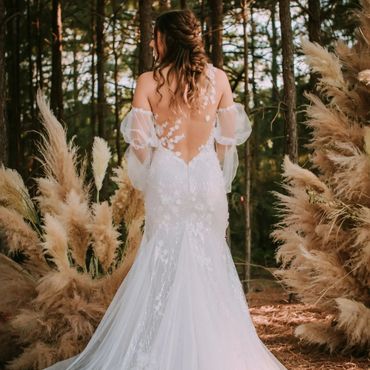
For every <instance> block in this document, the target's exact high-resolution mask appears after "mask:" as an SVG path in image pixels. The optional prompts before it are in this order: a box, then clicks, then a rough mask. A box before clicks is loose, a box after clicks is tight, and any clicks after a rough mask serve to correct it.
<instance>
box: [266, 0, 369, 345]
mask: <svg viewBox="0 0 370 370" xmlns="http://www.w3.org/2000/svg"><path fill="white" fill-rule="evenodd" d="M362 5H363V11H362V12H359V13H358V18H359V21H360V26H359V28H358V30H357V32H356V42H355V44H354V45H353V47H351V48H350V47H348V46H346V45H345V44H344V43H341V42H339V43H338V44H337V47H336V50H335V53H329V52H328V51H326V50H325V49H324V48H322V47H321V46H319V45H318V44H316V43H311V42H309V41H304V40H303V41H302V46H303V52H304V53H305V55H306V60H307V62H308V64H309V65H310V67H311V69H312V70H313V72H317V73H318V74H319V75H320V77H319V78H318V85H317V91H318V94H319V96H316V95H313V94H307V98H308V99H309V101H310V103H311V104H310V106H309V107H308V109H307V114H308V123H307V124H308V126H309V127H310V128H311V129H312V140H311V142H310V144H309V147H310V149H312V151H313V154H312V162H313V166H312V168H313V170H315V173H316V174H314V173H313V172H311V171H309V170H307V169H303V168H301V167H300V166H298V165H296V164H293V163H292V162H291V161H290V160H289V158H288V157H286V158H285V161H284V165H283V168H284V178H285V181H284V185H283V186H284V189H285V190H286V191H287V194H280V193H276V195H277V197H278V199H279V201H278V203H279V207H280V213H281V216H282V218H281V221H280V223H279V224H278V225H276V229H275V231H274V232H273V237H274V238H275V240H276V241H279V242H280V243H281V245H280V246H279V249H278V253H277V257H278V259H279V260H280V261H281V262H282V267H281V270H280V271H279V272H278V276H279V277H280V278H281V279H282V281H283V282H284V283H285V284H286V285H287V286H289V287H290V289H291V291H292V292H295V293H296V294H297V296H298V297H299V298H300V299H301V300H302V301H303V302H305V303H309V304H314V305H316V306H317V307H320V308H321V309H322V310H323V311H324V312H326V313H327V314H328V317H330V318H331V319H329V320H327V321H326V322H321V323H316V322H315V323H307V324H303V325H301V326H299V327H297V328H296V335H297V336H298V337H300V338H301V339H302V340H303V341H304V342H307V343H311V344H318V345H323V346H326V347H327V348H328V349H330V351H337V350H343V351H362V350H364V351H368V350H369V347H370V294H369V291H370V127H369V118H370V110H369V102H370V1H369V0H363V1H362Z"/></svg>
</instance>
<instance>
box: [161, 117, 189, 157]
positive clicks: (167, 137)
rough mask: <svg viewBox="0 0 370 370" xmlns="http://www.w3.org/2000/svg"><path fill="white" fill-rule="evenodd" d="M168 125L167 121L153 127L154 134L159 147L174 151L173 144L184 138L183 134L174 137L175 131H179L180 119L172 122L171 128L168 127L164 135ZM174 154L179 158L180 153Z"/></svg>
mask: <svg viewBox="0 0 370 370" xmlns="http://www.w3.org/2000/svg"><path fill="white" fill-rule="evenodd" d="M168 125H169V123H168V121H165V122H163V123H160V124H158V123H157V124H156V125H155V132H156V134H157V136H158V139H159V141H160V143H161V145H162V146H163V147H165V148H167V149H169V150H172V151H174V148H175V144H177V143H178V142H180V141H181V140H183V139H184V138H185V135H184V134H178V135H175V133H176V131H179V129H180V125H181V118H177V119H176V121H175V122H174V124H173V126H172V127H170V128H169V129H168V130H167V133H166V134H164V132H165V129H167V126H168ZM174 153H175V154H176V155H177V156H178V157H180V156H181V153H180V152H179V151H174Z"/></svg>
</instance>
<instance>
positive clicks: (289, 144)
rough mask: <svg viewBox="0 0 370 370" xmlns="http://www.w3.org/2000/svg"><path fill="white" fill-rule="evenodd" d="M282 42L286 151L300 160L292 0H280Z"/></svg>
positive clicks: (292, 159)
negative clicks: (291, 14)
mask: <svg viewBox="0 0 370 370" xmlns="http://www.w3.org/2000/svg"><path fill="white" fill-rule="evenodd" d="M279 9H280V25H281V43H282V54H283V80H284V104H285V112H284V113H285V127H284V131H285V153H286V154H288V155H289V157H290V159H291V161H292V162H294V163H297V162H298V135H297V119H296V88H295V81H294V54H293V35H292V24H291V16H290V0H279Z"/></svg>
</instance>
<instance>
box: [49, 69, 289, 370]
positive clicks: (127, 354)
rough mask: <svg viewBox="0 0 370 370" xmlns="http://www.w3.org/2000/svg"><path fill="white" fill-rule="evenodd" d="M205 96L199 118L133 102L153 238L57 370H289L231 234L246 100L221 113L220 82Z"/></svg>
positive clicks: (128, 125)
mask: <svg viewBox="0 0 370 370" xmlns="http://www.w3.org/2000/svg"><path fill="white" fill-rule="evenodd" d="M211 72H212V67H211V68H210V73H211ZM212 80H213V76H212V75H210V81H211V82H212ZM202 99H203V106H204V107H205V108H204V110H203V111H202V112H199V114H198V115H197V116H196V117H193V118H192V119H184V118H179V117H176V116H175V117H171V115H170V114H169V113H168V110H166V109H163V110H162V111H158V112H157V113H155V114H154V113H153V112H151V111H148V110H145V109H141V108H137V107H136V108H134V107H133V108H132V109H131V111H130V112H129V113H128V115H127V116H126V118H125V119H124V121H123V122H122V125H121V131H122V133H123V136H124V139H125V141H126V142H128V143H129V144H130V146H129V148H128V149H127V151H126V153H125V158H126V161H127V164H128V174H129V177H130V179H131V181H132V183H133V185H134V186H135V187H136V188H138V189H140V190H142V191H143V193H144V197H145V210H146V221H145V230H144V235H143V239H142V242H141V245H140V247H139V249H138V252H137V256H136V259H135V261H134V264H133V266H132V268H131V269H130V271H129V273H128V275H127V276H126V278H125V279H124V281H123V283H122V284H121V286H120V288H119V289H118V291H117V293H116V295H115V296H114V298H113V301H112V302H111V304H110V306H109V308H108V310H107V311H106V313H105V315H104V317H103V319H102V320H101V322H100V324H99V326H98V327H97V329H96V331H95V333H94V335H93V336H92V338H91V340H90V342H89V343H88V345H87V347H86V348H85V349H84V351H83V352H81V353H80V354H79V355H77V356H75V357H72V358H70V359H67V360H65V361H62V362H58V363H56V364H55V365H53V366H51V367H49V368H48V370H62V369H63V370H67V369H68V370H78V369H89V370H103V369H104V370H105V369H106V370H274V369H285V367H284V366H283V365H282V364H281V363H280V362H279V361H278V360H277V359H276V358H275V357H274V356H273V355H272V353H271V352H269V350H268V349H267V348H266V347H265V345H264V344H263V343H262V342H261V340H260V339H259V337H258V335H257V333H256V331H255V328H254V326H253V323H252V320H251V317H250V314H249V311H248V305H247V302H246V299H245V296H244V293H243V289H242V285H241V282H240V280H239V277H238V275H237V272H236V269H235V265H234V263H233V260H232V257H231V254H230V250H229V247H228V245H227V243H226V240H225V231H226V228H227V225H228V205H227V197H226V193H227V192H229V191H230V189H231V182H232V180H233V178H234V176H235V173H236V169H237V166H238V156H237V151H236V145H239V144H241V143H243V142H244V141H245V140H246V139H247V138H248V136H249V135H250V133H251V125H250V122H249V120H248V117H247V115H246V113H245V111H244V109H243V106H242V105H240V104H237V103H234V104H232V105H230V106H229V107H226V108H223V109H218V110H216V108H217V107H215V106H214V105H215V95H214V87H213V86H212V83H211V84H210V87H207V90H205V91H203V94H202ZM212 107H213V108H214V110H213V112H212ZM215 143H216V146H215ZM184 148H190V149H191V150H190V151H192V152H193V155H192V157H191V158H190V159H187V160H186V159H185V158H184V155H183V153H185V151H184Z"/></svg>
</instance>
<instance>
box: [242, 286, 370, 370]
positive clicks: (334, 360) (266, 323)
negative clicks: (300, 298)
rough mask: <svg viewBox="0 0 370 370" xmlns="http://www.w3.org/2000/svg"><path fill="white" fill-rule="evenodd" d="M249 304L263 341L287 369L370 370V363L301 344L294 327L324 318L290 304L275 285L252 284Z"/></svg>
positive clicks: (316, 311)
mask: <svg viewBox="0 0 370 370" xmlns="http://www.w3.org/2000/svg"><path fill="white" fill-rule="evenodd" d="M248 302H249V307H250V312H251V315H252V318H253V322H254V324H255V326H256V328H257V332H258V334H259V336H260V338H261V339H262V341H263V342H264V343H265V344H266V346H267V347H268V348H269V349H270V350H271V351H272V352H273V353H274V355H275V356H276V357H277V358H278V359H279V360H280V361H281V362H282V363H283V364H284V365H285V367H286V368H287V369H289V370H308V369H309V370H311V369H312V370H313V369H315V370H334V369H338V370H340V369H341V370H343V369H345V370H357V369H361V370H370V359H367V358H353V357H349V356H347V357H344V356H339V355H330V354H329V353H325V352H322V351H320V350H319V349H313V348H307V347H305V346H304V345H302V344H301V343H299V340H298V339H297V338H296V337H295V336H294V334H293V332H294V329H295V327H296V326H298V325H299V324H302V323H306V322H310V321H314V320H323V319H325V315H323V314H322V313H320V311H318V310H317V309H315V308H314V307H310V306H307V305H303V304H301V303H298V302H293V303H288V294H287V293H286V292H285V291H284V290H283V289H282V288H281V287H280V286H278V285H277V284H275V283H274V282H273V281H270V282H269V281H262V280H257V281H253V282H252V283H251V292H250V293H249V294H248Z"/></svg>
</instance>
